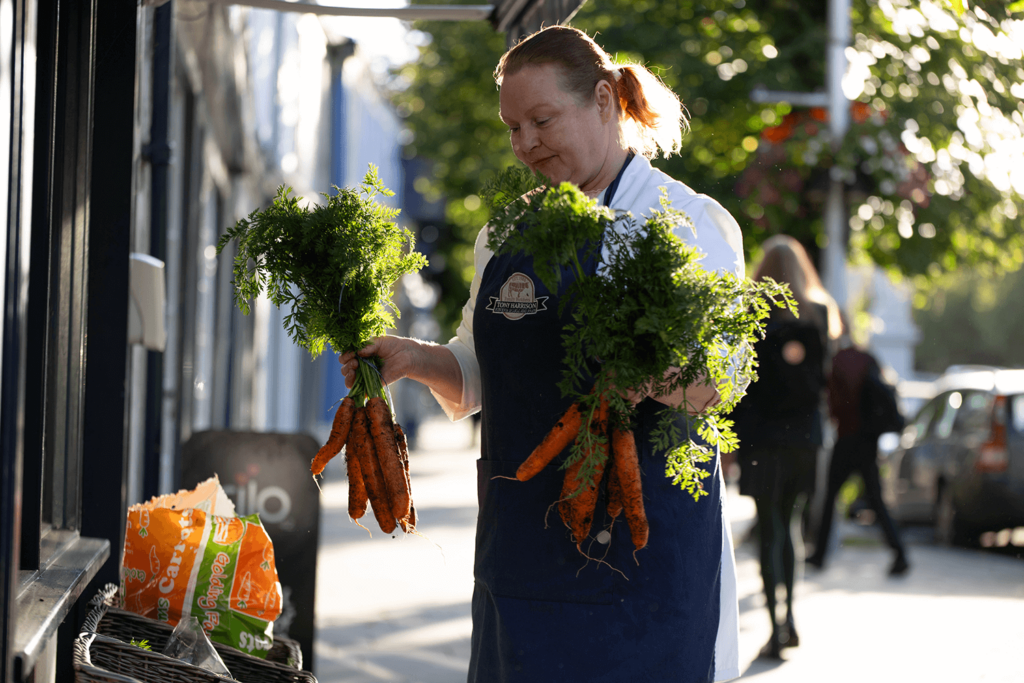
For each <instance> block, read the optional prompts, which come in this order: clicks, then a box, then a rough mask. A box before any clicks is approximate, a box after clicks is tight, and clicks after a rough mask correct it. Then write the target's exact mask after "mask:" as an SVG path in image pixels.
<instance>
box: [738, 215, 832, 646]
mask: <svg viewBox="0 0 1024 683" xmlns="http://www.w3.org/2000/svg"><path fill="white" fill-rule="evenodd" d="M764 250H765V253H764V257H763V259H762V260H761V263H760V265H759V266H758V267H757V270H756V271H755V273H754V276H753V279H754V280H763V279H765V278H772V279H773V280H776V281H777V282H784V283H787V284H788V285H789V287H790V290H791V291H792V293H793V298H794V299H795V300H796V302H797V306H798V314H799V316H798V317H797V316H794V315H793V314H792V313H790V312H789V311H787V310H784V309H774V310H773V311H772V314H771V317H770V318H769V321H768V325H767V327H766V329H765V338H764V339H762V340H761V341H759V342H758V343H757V344H756V345H755V350H756V352H757V362H758V368H757V374H758V379H757V381H756V382H754V383H753V384H752V385H751V386H750V388H749V389H748V391H747V395H746V397H745V398H744V399H743V400H742V401H741V402H740V405H739V406H738V408H737V410H736V411H735V412H734V413H733V418H734V419H735V422H736V432H737V434H738V436H739V437H740V448H739V452H738V462H739V465H740V493H741V494H743V495H747V496H753V498H754V502H755V504H756V506H757V527H758V528H757V536H758V541H759V544H760V560H761V578H762V579H763V581H764V594H765V598H766V601H767V606H768V614H769V617H770V618H771V624H772V635H771V639H770V640H769V641H768V643H767V644H766V645H765V646H764V647H763V648H762V649H761V656H762V657H770V658H774V659H778V658H779V657H780V652H781V650H782V649H783V648H787V647H795V646H797V645H798V644H799V642H800V639H799V636H798V635H797V631H796V626H795V625H794V622H793V588H794V582H795V574H796V555H797V549H796V547H795V545H796V544H799V545H800V546H801V548H800V550H801V553H800V554H801V555H802V542H801V541H800V540H799V537H797V539H796V540H795V541H794V537H793V533H792V529H791V527H792V521H793V518H794V514H795V513H796V512H797V511H798V510H799V509H801V508H802V507H803V506H804V505H805V504H806V502H807V498H808V497H809V495H810V494H811V493H812V492H813V489H814V480H815V472H816V463H817V458H818V449H819V448H821V446H822V441H823V410H822V406H823V402H824V392H825V384H826V377H827V376H828V365H829V360H830V349H831V347H832V341H831V340H832V339H834V338H836V337H838V335H839V331H840V327H841V324H840V322H839V310H838V307H837V306H836V304H835V301H834V300H833V299H832V297H831V296H830V295H829V294H828V292H827V291H825V288H824V287H822V285H821V279H820V278H819V277H818V273H817V271H816V270H815V269H814V265H813V264H812V263H811V259H810V257H809V256H808V255H807V252H806V250H805V249H804V248H803V246H802V245H801V244H800V243H799V242H798V241H797V240H795V239H793V238H792V237H789V236H786V235H776V236H775V237H772V238H770V239H769V240H768V241H766V242H765V244H764ZM780 584H782V585H785V587H786V617H785V621H784V622H782V623H780V622H779V619H778V614H777V611H776V603H777V598H776V592H777V588H778V586H779V585H780Z"/></svg>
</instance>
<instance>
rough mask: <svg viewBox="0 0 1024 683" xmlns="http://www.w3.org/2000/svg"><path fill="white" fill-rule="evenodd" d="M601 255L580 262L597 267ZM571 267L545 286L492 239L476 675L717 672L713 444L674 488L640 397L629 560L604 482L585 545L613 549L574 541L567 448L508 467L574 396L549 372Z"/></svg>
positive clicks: (489, 678) (483, 679)
mask: <svg viewBox="0 0 1024 683" xmlns="http://www.w3.org/2000/svg"><path fill="white" fill-rule="evenodd" d="M627 164H628V161H627ZM624 169H625V167H623V170H624ZM621 175H622V172H621V171H620V173H619V178H621ZM619 178H616V182H615V183H613V185H612V186H611V187H609V189H608V192H607V193H606V196H607V197H608V199H607V203H609V204H610V201H611V197H612V196H613V194H614V190H615V187H616V186H617V185H618V181H619ZM596 265H597V264H596V261H595V260H594V259H590V260H589V262H587V263H585V264H584V268H585V269H586V271H587V272H588V274H592V273H593V272H594V269H595V268H596ZM571 280H572V275H571V272H570V271H568V270H565V271H563V273H562V285H561V288H560V289H559V291H557V292H552V291H548V290H547V289H546V288H545V287H544V285H543V284H542V283H541V282H540V280H539V279H538V278H537V276H536V274H535V273H534V270H533V260H532V258H530V257H529V256H526V255H523V254H516V255H509V254H496V255H495V256H493V257H492V258H491V260H490V262H489V263H488V264H487V267H486V268H485V270H484V273H483V276H482V280H481V286H480V291H479V295H478V297H477V301H476V312H475V314H474V316H473V328H474V336H475V340H476V355H477V359H478V361H479V364H480V372H481V390H482V406H483V411H482V412H483V414H482V423H481V430H482V431H481V435H482V438H481V457H480V460H479V461H478V495H479V503H480V513H479V518H478V521H477V534H476V562H475V567H474V576H475V580H476V583H475V588H474V591H473V605H472V612H473V636H472V654H471V658H470V667H469V681H470V682H471V683H504V682H514V681H523V682H524V683H544V682H545V681H553V682H554V681H557V682H558V683H565V682H566V681H587V682H588V683H597V682H601V681H607V682H609V683H639V682H641V681H658V682H661V681H680V682H685V683H710V682H711V681H713V680H714V670H715V662H714V653H715V642H716V638H717V635H718V621H719V611H720V596H719V592H720V591H719V588H720V571H721V557H722V519H723V516H722V507H721V506H722V498H721V491H720V488H719V482H720V479H719V476H718V473H717V469H716V468H717V467H718V459H717V457H716V458H715V459H714V460H712V461H711V462H710V463H707V467H708V469H709V471H710V472H711V476H709V477H708V478H706V479H705V480H704V487H705V490H707V491H708V494H709V495H707V496H703V497H702V498H701V499H700V501H698V502H694V500H693V499H692V498H691V497H690V496H689V495H687V494H686V493H684V492H683V491H681V490H679V489H678V488H674V487H673V486H672V485H671V482H670V481H669V480H668V478H667V477H666V476H665V469H664V462H665V459H664V453H661V452H655V451H654V450H653V448H652V445H651V443H650V439H649V434H650V432H651V430H652V429H653V427H654V425H655V424H656V421H657V416H658V411H659V409H660V404H659V403H657V402H655V401H652V400H650V399H647V400H645V401H643V402H642V403H641V404H640V406H639V410H638V424H637V428H636V430H635V434H636V437H637V451H638V454H639V458H640V467H641V472H642V481H643V487H644V505H645V509H646V513H647V517H648V521H649V524H650V542H649V544H648V546H647V547H646V548H644V549H643V550H641V551H639V552H638V553H636V559H635V560H634V556H633V544H632V541H631V539H630V534H629V529H628V527H627V525H626V522H625V520H624V518H623V517H624V516H623V515H620V516H619V518H618V519H617V520H616V521H615V523H614V524H611V521H610V519H609V518H608V515H607V513H606V511H605V503H604V495H603V493H602V495H601V497H600V498H599V500H598V505H597V512H596V514H595V518H594V526H593V528H592V530H591V536H590V538H589V539H588V541H587V542H585V543H584V544H583V549H584V551H586V552H587V554H588V555H590V556H591V557H603V558H604V562H606V563H607V565H604V564H601V563H598V562H595V561H588V560H587V559H586V558H585V557H583V556H582V555H581V554H580V553H579V552H578V551H577V549H576V544H575V543H573V541H572V537H571V534H570V532H569V530H568V529H567V528H566V527H565V525H564V524H563V523H562V521H561V518H560V517H559V515H558V510H557V506H553V503H555V501H557V500H558V498H559V497H560V495H561V487H562V480H563V478H564V472H563V471H561V470H559V467H558V466H559V464H560V463H561V461H562V459H563V458H564V457H565V456H566V455H567V453H568V449H566V452H565V453H563V454H561V455H560V456H559V458H557V459H556V460H555V462H553V463H552V464H550V465H549V466H548V467H547V468H546V469H545V470H544V471H543V472H541V473H540V474H539V475H537V476H536V477H534V478H533V479H531V480H530V481H527V482H519V481H510V480H509V479H505V478H502V477H514V476H515V472H516V469H517V468H518V467H519V465H520V464H521V463H522V462H523V460H525V459H526V457H527V456H528V455H529V454H530V452H531V451H532V450H533V448H534V447H535V446H536V445H537V444H539V443H540V441H541V439H543V438H544V436H545V434H546V433H547V432H548V431H549V430H550V429H551V427H552V425H554V424H555V422H556V421H557V420H558V419H559V417H561V416H562V414H563V413H564V412H565V411H566V409H567V408H568V407H569V404H570V403H571V401H570V400H569V399H567V398H564V397H563V396H562V395H561V393H560V392H559V390H558V387H557V386H556V385H557V382H558V381H559V379H560V378H561V375H562V369H563V365H562V354H561V344H562V340H561V333H562V328H563V326H564V325H565V323H566V321H567V318H568V316H569V315H570V311H569V310H568V307H567V310H566V311H565V315H563V316H559V314H558V301H559V297H560V296H562V295H564V293H565V290H566V288H567V287H568V285H569V282H570V281H571ZM602 529H609V530H610V532H611V540H610V541H609V542H608V543H607V544H601V543H599V542H598V541H597V540H596V539H595V536H596V535H597V534H598V533H599V532H600V531H601V530H602ZM638 563H639V564H638ZM608 565H610V567H609V566H608ZM611 567H614V569H612V568H611ZM615 570H618V571H615ZM620 572H621V573H620Z"/></svg>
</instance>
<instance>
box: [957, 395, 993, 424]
mask: <svg viewBox="0 0 1024 683" xmlns="http://www.w3.org/2000/svg"><path fill="white" fill-rule="evenodd" d="M994 401H995V397H994V396H993V395H992V394H990V393H988V392H987V391H965V392H963V399H962V403H961V405H960V410H958V411H957V415H956V422H955V424H954V426H953V427H954V429H955V430H956V431H957V433H959V434H987V433H988V432H989V430H990V429H991V428H992V403H993V402H994Z"/></svg>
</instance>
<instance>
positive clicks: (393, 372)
mask: <svg viewBox="0 0 1024 683" xmlns="http://www.w3.org/2000/svg"><path fill="white" fill-rule="evenodd" d="M371 356H376V357H377V358H380V359H381V360H382V361H384V362H383V366H384V367H383V369H382V370H381V375H382V377H383V380H384V384H392V383H394V382H397V381H398V380H400V379H402V378H404V377H408V378H409V379H412V380H415V381H417V382H420V383H421V384H424V385H425V386H427V387H429V388H430V389H431V390H432V391H434V392H435V393H437V394H438V395H440V396H443V397H444V398H445V400H447V401H450V402H451V403H453V404H456V405H457V404H458V403H459V401H461V400H462V368H461V367H460V366H459V362H458V361H457V360H456V359H455V355H454V354H453V353H452V352H451V351H450V350H448V349H447V348H445V347H444V346H438V345H437V344H434V343H432V342H425V341H421V340H419V339H412V338H409V337H392V336H390V335H385V336H383V337H377V338H375V339H374V340H372V341H371V342H370V343H369V344H367V345H366V346H364V347H363V348H361V349H359V351H357V352H352V351H349V352H347V353H343V354H341V356H339V357H338V361H339V362H340V363H341V374H342V375H344V376H345V386H346V387H348V388H349V389H351V388H352V384H353V383H354V382H355V379H356V368H357V367H358V366H359V363H361V362H364V361H362V360H360V359H363V358H370V357H371Z"/></svg>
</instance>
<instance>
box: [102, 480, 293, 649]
mask: <svg viewBox="0 0 1024 683" xmlns="http://www.w3.org/2000/svg"><path fill="white" fill-rule="evenodd" d="M121 604H122V606H123V607H124V608H125V609H127V610H130V611H132V612H136V613H138V614H141V615H142V616H145V617H149V618H151V619H156V620H158V621H162V622H164V623H166V624H169V625H172V626H173V625H176V624H177V623H178V621H179V620H180V619H181V618H183V617H188V616H194V617H196V618H197V619H198V620H199V623H200V624H201V625H202V627H203V630H205V631H206V634H207V635H208V636H209V637H210V639H211V640H213V641H216V642H219V643H223V644H225V645H230V646H231V647H234V648H237V649H239V650H242V651H244V652H247V653H249V654H251V655H255V656H257V657H266V654H267V652H268V651H269V650H270V647H271V645H273V626H274V620H275V619H277V617H278V615H279V614H280V613H281V606H282V605H281V584H280V582H279V581H278V577H277V568H276V566H275V564H274V546H273V543H272V542H271V540H270V537H269V536H267V532H266V531H265V530H264V528H263V525H262V524H261V523H260V519H259V515H249V516H247V517H237V516H235V508H234V505H233V504H232V503H231V500H230V499H229V498H228V497H227V496H226V495H225V494H224V490H223V489H222V488H221V486H220V482H219V481H218V480H217V478H216V477H213V478H211V479H208V480H206V481H205V482H203V483H202V484H200V485H199V486H198V487H196V489H194V490H192V491H179V492H178V493H175V494H169V495H165V496H160V497H158V498H154V499H152V500H150V501H149V502H148V503H143V504H140V505H133V506H132V507H131V508H130V509H129V510H128V521H127V529H126V532H125V542H124V557H123V562H122V569H121Z"/></svg>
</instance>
